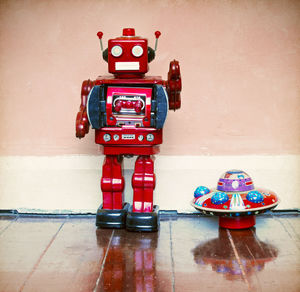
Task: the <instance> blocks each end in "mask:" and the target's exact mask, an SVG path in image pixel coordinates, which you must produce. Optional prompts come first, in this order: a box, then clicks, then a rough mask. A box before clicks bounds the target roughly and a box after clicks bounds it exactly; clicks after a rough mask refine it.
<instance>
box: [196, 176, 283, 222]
mask: <svg viewBox="0 0 300 292" xmlns="http://www.w3.org/2000/svg"><path fill="white" fill-rule="evenodd" d="M278 203H279V199H278V197H277V195H276V194H275V193H274V192H272V191H270V190H266V189H261V188H257V189H255V188H254V184H253V181H252V179H251V177H250V176H249V175H248V174H247V173H245V172H244V171H242V170H229V171H227V172H225V173H224V174H223V175H222V176H221V177H220V179H219V181H218V185H217V188H216V189H209V188H207V187H205V186H199V187H198V188H197V189H196V190H195V192H194V199H193V200H192V202H191V204H192V206H193V207H194V208H196V209H197V210H199V211H201V212H202V213H204V214H211V215H217V216H233V217H235V216H249V215H256V214H260V213H263V212H265V211H267V210H271V209H273V208H275V207H276V206H277V205H278Z"/></svg>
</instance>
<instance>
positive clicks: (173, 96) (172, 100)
mask: <svg viewBox="0 0 300 292" xmlns="http://www.w3.org/2000/svg"><path fill="white" fill-rule="evenodd" d="M166 90H167V93H168V96H169V109H172V110H174V111H175V110H177V109H180V105H181V98H180V92H181V75H180V66H179V62H178V61H176V60H174V61H172V62H170V68H169V73H168V80H167V81H166Z"/></svg>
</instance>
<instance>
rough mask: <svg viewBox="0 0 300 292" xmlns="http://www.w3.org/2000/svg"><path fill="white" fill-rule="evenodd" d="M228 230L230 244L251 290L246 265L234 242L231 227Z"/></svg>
mask: <svg viewBox="0 0 300 292" xmlns="http://www.w3.org/2000/svg"><path fill="white" fill-rule="evenodd" d="M226 231H227V235H228V239H229V241H230V244H231V246H232V249H233V253H234V255H235V258H236V260H237V262H238V264H239V267H240V269H241V272H242V276H243V279H244V282H245V283H246V284H247V287H248V290H249V291H251V286H250V283H249V281H248V279H247V276H246V272H245V269H244V267H243V264H242V262H241V259H240V256H239V253H238V251H237V249H236V246H235V244H234V241H233V238H232V236H231V234H230V231H229V229H226Z"/></svg>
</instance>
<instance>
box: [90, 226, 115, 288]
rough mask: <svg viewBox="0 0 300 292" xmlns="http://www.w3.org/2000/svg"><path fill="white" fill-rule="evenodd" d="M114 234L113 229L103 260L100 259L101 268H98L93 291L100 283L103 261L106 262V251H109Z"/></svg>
mask: <svg viewBox="0 0 300 292" xmlns="http://www.w3.org/2000/svg"><path fill="white" fill-rule="evenodd" d="M114 234H115V230H113V231H112V233H111V236H110V239H109V242H108V245H107V249H106V252H105V255H104V258H103V261H102V265H101V268H100V273H99V277H98V278H97V281H96V284H95V288H94V289H93V292H96V291H97V289H98V286H99V283H100V280H101V277H102V273H103V270H104V266H105V263H106V258H107V255H108V252H109V249H110V246H111V242H112V239H113V237H114Z"/></svg>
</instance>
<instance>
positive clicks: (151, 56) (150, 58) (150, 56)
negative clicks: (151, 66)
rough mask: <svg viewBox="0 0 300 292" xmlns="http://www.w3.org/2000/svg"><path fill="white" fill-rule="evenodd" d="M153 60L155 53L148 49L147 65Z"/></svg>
mask: <svg viewBox="0 0 300 292" xmlns="http://www.w3.org/2000/svg"><path fill="white" fill-rule="evenodd" d="M154 58H155V51H154V50H153V49H152V48H150V47H148V63H150V62H151V61H153V60H154Z"/></svg>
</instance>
